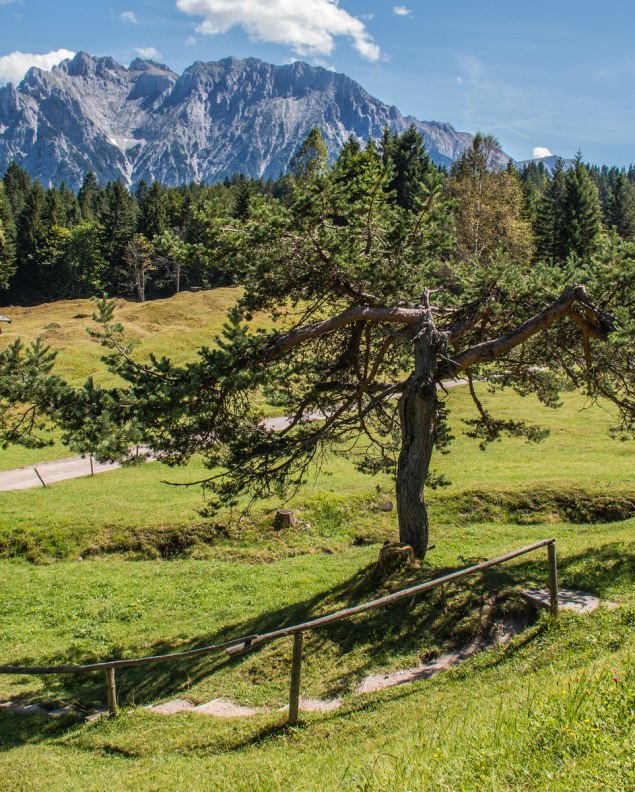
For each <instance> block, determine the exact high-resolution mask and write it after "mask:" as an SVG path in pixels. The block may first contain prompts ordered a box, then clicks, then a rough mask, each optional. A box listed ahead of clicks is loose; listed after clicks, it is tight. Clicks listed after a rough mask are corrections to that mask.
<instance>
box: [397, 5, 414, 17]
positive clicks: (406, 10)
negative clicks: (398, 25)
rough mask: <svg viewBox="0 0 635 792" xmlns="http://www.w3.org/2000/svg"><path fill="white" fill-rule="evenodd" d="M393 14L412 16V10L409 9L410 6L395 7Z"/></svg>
mask: <svg viewBox="0 0 635 792" xmlns="http://www.w3.org/2000/svg"><path fill="white" fill-rule="evenodd" d="M392 12H393V14H396V15H397V16H412V15H413V12H412V8H408V6H394V8H393V10H392Z"/></svg>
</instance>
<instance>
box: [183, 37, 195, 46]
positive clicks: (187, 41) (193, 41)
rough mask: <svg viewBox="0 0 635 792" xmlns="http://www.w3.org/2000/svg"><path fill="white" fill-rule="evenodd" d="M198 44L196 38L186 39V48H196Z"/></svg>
mask: <svg viewBox="0 0 635 792" xmlns="http://www.w3.org/2000/svg"><path fill="white" fill-rule="evenodd" d="M196 44H197V40H196V36H188V37H187V38H186V39H185V46H186V47H195V46H196Z"/></svg>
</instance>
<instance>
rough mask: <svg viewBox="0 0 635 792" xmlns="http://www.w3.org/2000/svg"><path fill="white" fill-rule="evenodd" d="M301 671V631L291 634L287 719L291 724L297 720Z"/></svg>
mask: <svg viewBox="0 0 635 792" xmlns="http://www.w3.org/2000/svg"><path fill="white" fill-rule="evenodd" d="M301 671H302V633H301V632H298V633H295V635H294V636H293V659H292V661H291V687H290V689H289V719H288V721H287V723H288V724H289V726H293V725H294V724H295V723H297V722H298V714H299V712H300V673H301Z"/></svg>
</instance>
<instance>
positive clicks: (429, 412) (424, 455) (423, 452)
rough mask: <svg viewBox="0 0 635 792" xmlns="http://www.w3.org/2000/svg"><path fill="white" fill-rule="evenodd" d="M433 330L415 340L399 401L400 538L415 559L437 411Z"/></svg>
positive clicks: (421, 551) (424, 521)
mask: <svg viewBox="0 0 635 792" xmlns="http://www.w3.org/2000/svg"><path fill="white" fill-rule="evenodd" d="M435 337H436V332H435V331H434V329H433V328H430V332H429V333H428V332H426V330H424V331H422V333H420V334H419V335H418V336H417V338H416V339H415V341H414V353H415V370H414V371H413V373H412V374H411V375H410V377H409V379H408V383H407V385H406V388H405V390H404V392H403V394H402V396H401V399H400V401H399V415H400V420H401V451H400V454H399V462H398V465H397V487H396V490H397V515H398V518H399V539H400V541H401V542H402V543H404V544H409V545H411V547H412V549H413V550H414V553H415V555H416V556H417V558H423V557H424V555H425V553H426V549H427V547H428V513H427V511H426V505H425V500H424V487H425V482H426V477H427V475H428V469H429V467H430V459H431V457H432V450H433V448H434V438H435V433H436V428H437V420H438V414H439V402H438V399H437V393H436V382H435V376H436V359H437V342H436V338H435Z"/></svg>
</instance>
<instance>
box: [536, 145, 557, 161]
mask: <svg viewBox="0 0 635 792" xmlns="http://www.w3.org/2000/svg"><path fill="white" fill-rule="evenodd" d="M551 156H553V155H552V153H551V152H550V151H549V149H548V148H545V147H544V146H535V147H534V150H533V153H532V157H533V158H534V159H542V158H543V157H551Z"/></svg>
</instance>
